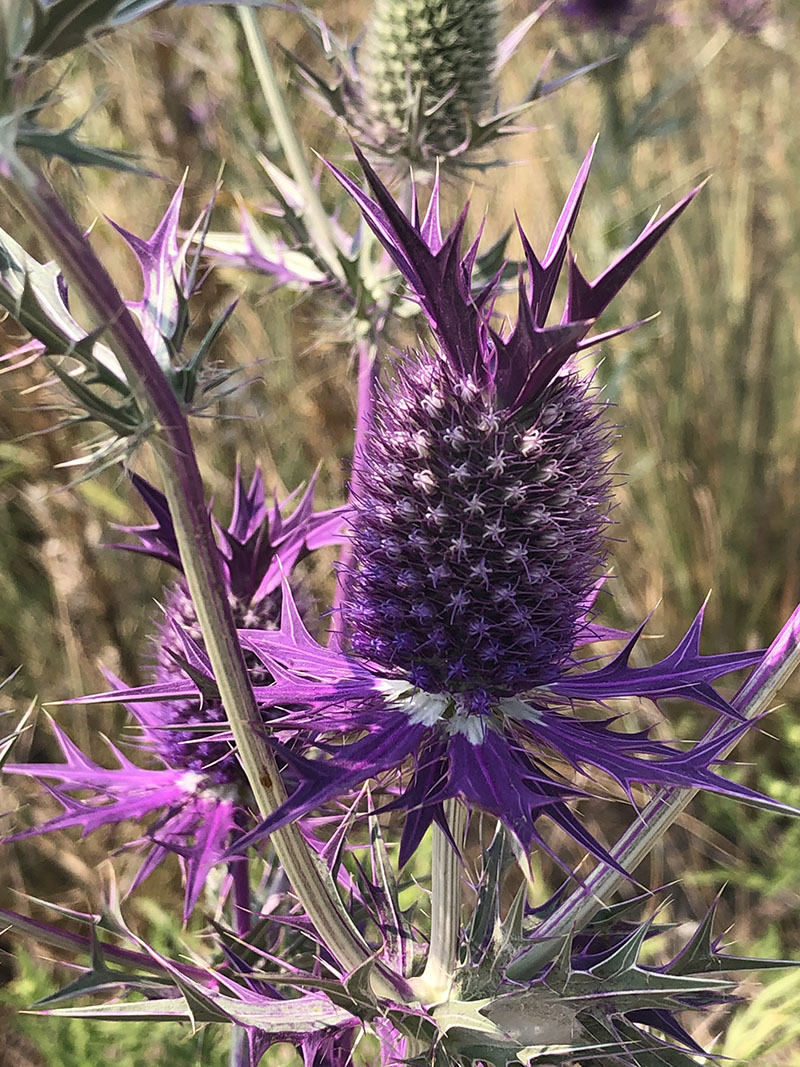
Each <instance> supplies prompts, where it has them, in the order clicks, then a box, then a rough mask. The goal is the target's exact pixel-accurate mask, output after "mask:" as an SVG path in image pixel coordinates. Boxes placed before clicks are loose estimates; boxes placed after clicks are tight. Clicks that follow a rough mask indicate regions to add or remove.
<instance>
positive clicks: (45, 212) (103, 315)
mask: <svg viewBox="0 0 800 1067" xmlns="http://www.w3.org/2000/svg"><path fill="white" fill-rule="evenodd" d="M5 165H6V167H7V168H8V172H10V174H11V176H12V177H13V180H14V182H15V186H14V188H15V191H16V192H17V193H18V195H19V196H20V197H21V199H22V201H23V204H24V209H25V214H26V215H27V217H28V218H29V219H30V220H31V221H32V222H33V223H34V224H35V225H36V227H37V230H38V232H39V233H41V234H43V235H44V236H45V237H46V238H47V239H48V240H49V242H50V244H51V245H52V246H53V249H54V251H55V252H56V258H57V260H58V261H59V263H60V266H61V268H62V270H64V271H65V272H66V274H67V276H68V277H69V278H70V280H71V281H72V282H73V284H75V286H76V288H77V289H78V290H79V291H80V293H81V295H82V296H83V298H84V299H85V301H86V303H87V306H88V307H89V308H91V310H92V311H93V313H94V314H95V315H96V317H97V319H98V321H99V322H101V323H102V324H103V326H104V327H105V337H106V339H107V341H108V343H109V345H110V346H111V348H112V349H113V351H114V353H115V355H116V356H117V358H118V360H119V362H120V366H121V367H122V370H123V372H124V374H125V376H126V378H127V380H128V383H129V385H130V388H131V390H132V391H133V393H134V395H135V397H136V400H137V403H138V404H139V406H140V409H141V411H142V414H143V416H144V417H145V419H149V420H150V421H151V423H152V429H151V432H150V436H149V438H148V440H149V442H150V444H151V446H152V448H153V451H154V453H155V457H156V461H157V463H158V468H159V473H160V474H161V477H162V482H163V487H164V494H165V496H166V498H167V503H168V505H169V509H170V514H171V518H172V522H173V525H174V528H175V534H176V537H177V541H178V547H179V551H180V556H181V564H182V566H183V570H184V573H185V576H186V582H187V585H188V587H189V592H190V594H191V597H192V601H193V603H194V605H195V609H196V611H197V617H198V622H199V624H200V628H201V631H202V634H203V642H204V645H205V649H206V652H207V654H208V657H209V660H210V662H211V666H212V670H213V672H214V678H215V680H216V683H217V686H218V689H219V694H220V699H221V702H222V704H223V707H224V709H225V714H226V716H227V718H228V723H229V725H230V728H231V732H232V734H233V737H234V742H235V744H236V750H237V753H238V755H239V758H240V760H241V763H242V768H243V770H244V772H245V774H246V776H247V780H248V783H249V785H250V788H251V789H252V792H253V796H254V798H255V802H256V805H257V807H258V810H259V812H260V814H261V815H262V817H264V818H266V817H268V816H269V815H271V814H272V812H274V811H275V810H276V808H278V807H279V806H280V804H281V803H282V802H283V801H284V800H285V799H286V793H285V790H284V787H283V782H282V780H281V777H280V774H279V771H278V767H277V764H276V762H275V758H274V756H273V753H272V750H271V748H270V747H269V744H268V742H267V739H266V736H265V732H264V723H263V720H262V718H261V714H260V712H259V709H258V706H257V704H256V701H255V697H254V695H253V690H252V686H251V684H250V678H249V676H248V673H247V667H246V665H245V662H244V656H243V653H242V649H241V646H240V644H239V641H238V638H237V635H236V626H235V623H234V620H233V615H232V613H231V609H230V605H229V604H228V600H227V594H226V588H225V582H224V579H223V576H222V570H221V566H220V561H219V552H218V550H217V548H216V543H215V541H214V535H213V532H212V530H211V524H210V521H209V516H208V511H207V509H206V506H205V500H204V497H203V488H202V480H201V478H200V472H199V470H198V468H197V461H196V458H195V455H194V450H193V447H192V442H191V437H190V434H189V428H188V424H187V421H186V418H185V416H184V414H183V412H182V411H181V409H180V406H179V405H178V403H177V400H176V398H175V396H174V394H173V393H172V391H171V389H170V387H169V385H168V383H167V381H166V380H165V378H164V375H163V373H162V371H161V369H160V368H159V366H158V364H157V362H156V360H155V358H154V356H153V354H152V352H151V351H150V350H149V348H148V347H147V345H146V344H145V342H144V339H143V337H142V335H141V332H140V331H139V329H138V327H137V326H136V323H135V321H134V319H133V317H132V316H131V313H130V312H129V310H128V309H127V308H126V307H125V305H124V304H123V303H122V300H121V298H120V296H119V294H118V292H117V290H116V287H115V286H114V284H113V282H112V281H111V278H110V277H109V275H108V273H107V271H106V270H105V268H104V267H103V265H102V264H101V263H100V261H99V260H98V259H97V257H96V256H95V254H94V252H93V251H92V248H91V246H90V245H89V243H88V242H87V241H86V239H85V237H84V236H83V234H82V233H81V231H80V230H79V229H78V227H77V226H76V225H75V223H74V222H73V221H72V219H71V218H70V217H69V216H68V215H67V213H66V212H65V210H64V208H63V206H62V205H61V202H60V201H59V200H58V198H57V197H56V196H55V194H54V193H53V191H52V190H51V189H50V187H49V186H48V185H47V183H46V182H44V180H43V179H41V178H39V177H38V176H37V175H35V174H34V173H33V172H31V171H30V170H29V169H28V168H27V167H25V166H24V164H22V163H21V161H19V160H18V159H16V158H7V159H6V160H5ZM272 842H273V844H274V846H275V851H276V853H277V855H278V858H279V860H280V862H281V864H282V865H283V868H284V870H285V872H286V875H287V877H288V878H289V880H290V882H291V884H292V888H293V889H294V892H295V893H296V894H297V897H298V898H299V900H300V901H301V902H302V904H303V906H304V908H305V910H306V912H307V914H308V916H309V918H310V919H311V921H312V922H313V924H314V926H315V927H316V930H317V932H318V933H319V935H320V937H321V939H322V940H323V942H324V943H325V944H326V945H327V947H328V948H329V949H330V951H331V952H332V953H333V955H334V956H335V957H336V959H337V960H338V961H339V963H340V964H341V966H342V968H343V969H344V970H345V971H346V972H350V971H354V970H356V969H358V968H360V967H362V966H363V965H364V964H365V963H367V962H368V960H369V959H370V958H371V956H372V953H371V951H370V949H369V946H368V945H367V944H366V943H365V942H364V940H363V938H362V937H361V935H360V933H359V932H358V930H357V929H356V927H355V925H354V924H353V922H352V920H351V919H350V916H349V915H348V913H347V911H346V909H345V908H344V905H343V904H342V902H341V899H340V897H339V893H338V891H337V888H336V886H335V884H334V882H333V879H332V878H331V876H330V873H329V872H328V870H327V868H326V867H325V866H324V865H323V864H322V862H321V861H320V860H319V859H318V858H317V856H316V855H315V854H314V853H313V851H312V850H311V848H310V847H309V846H308V845H307V843H306V842H305V840H304V838H303V836H302V834H301V833H300V830H299V828H298V827H297V826H296V825H294V824H290V825H289V826H285V827H283V828H282V829H280V830H276V831H275V832H274V833H273V834H272ZM373 988H374V991H375V992H376V994H378V995H382V996H389V997H392V998H393V999H397V998H398V991H399V990H400V991H402V990H406V992H407V986H406V984H405V982H404V980H403V979H401V978H398V977H397V976H394V975H391V974H390V973H389V972H388V971H387V970H386V969H385V968H376V971H375V976H374V979H373ZM400 995H402V993H400Z"/></svg>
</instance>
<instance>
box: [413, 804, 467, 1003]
mask: <svg viewBox="0 0 800 1067" xmlns="http://www.w3.org/2000/svg"><path fill="white" fill-rule="evenodd" d="M443 807H444V814H445V818H446V819H447V825H448V827H449V829H450V836H448V835H447V834H446V833H445V832H444V830H443V829H442V828H441V827H440V826H436V825H434V827H433V860H432V868H431V942H430V948H429V950H428V959H427V962H426V964H425V970H424V971H423V973H422V974H421V975H420V977H419V978H417V979H414V980H413V982H412V985H413V986H414V989H415V991H416V993H417V994H418V996H419V997H420V999H421V1000H423V1001H425V1002H426V1003H428V1004H435V1003H437V1002H439V1001H442V1000H446V999H447V996H448V994H449V992H450V987H451V985H452V984H453V975H454V974H455V969H456V952H457V950H458V935H459V932H460V929H461V877H462V871H463V861H462V857H461V852H462V850H463V847H464V834H465V830H466V825H467V809H466V808H465V807H464V805H463V803H462V802H461V801H460V800H455V799H451V800H446V801H445V802H444V805H443ZM451 837H452V840H451ZM454 844H455V846H456V847H455V848H453V845H454Z"/></svg>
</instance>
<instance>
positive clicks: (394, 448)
mask: <svg viewBox="0 0 800 1067" xmlns="http://www.w3.org/2000/svg"><path fill="white" fill-rule="evenodd" d="M587 165H588V161H587ZM367 173H368V175H369V171H368V172H367ZM584 180H585V173H584V174H583V175H582V177H581V178H580V179H579V183H578V185H577V186H576V189H575V190H574V193H573V197H572V198H571V201H570V203H569V204H568V208H567V211H566V212H565V215H564V217H563V218H562V223H561V227H560V231H559V232H557V234H556V236H555V238H554V244H553V245H552V246H551V249H550V251H549V253H548V256H547V257H546V258H545V260H544V261H543V263H541V264H540V263H539V262H538V261H537V259H536V257H535V255H534V253H533V250H532V249H531V248H530V246H529V245H528V243H527V241H526V240H525V239H524V235H523V242H524V245H525V248H526V253H527V257H528V262H529V270H530V280H529V282H528V283H527V284H523V283H522V282H521V283H520V319H519V322H518V324H517V326H516V327H515V328H514V330H513V332H512V333H511V334H510V335H508V336H506V337H502V336H501V335H500V334H499V333H498V332H497V331H496V330H495V328H494V327H493V325H492V319H491V310H492V308H491V304H492V299H493V297H494V292H493V290H492V289H491V288H489V289H488V290H487V291H485V292H483V293H481V294H479V295H478V297H477V298H476V299H474V300H473V297H472V294H471V292H470V290H469V286H468V274H469V269H470V263H471V259H472V257H473V256H474V250H471V251H470V252H469V253H468V254H467V257H466V259H465V260H463V261H461V262H460V263H459V253H458V243H459V239H460V235H461V230H462V228H463V224H464V218H463V216H462V219H461V220H460V221H459V223H458V224H457V225H456V227H455V229H454V230H453V231H452V233H451V234H450V235H449V236H448V237H447V239H446V240H443V239H442V237H441V234H440V233H439V230H438V219H437V217H436V198H435V195H434V199H433V200H432V201H431V210H430V212H429V216H428V218H426V220H425V222H424V223H423V225H422V227H421V228H420V230H419V232H418V233H417V232H416V230H415V228H414V226H413V224H409V223H408V222H407V221H406V220H405V219H404V218H403V217H402V216H401V215H400V213H399V212H398V211H397V209H396V208H394V207H393V206H391V207H390V206H389V202H388V201H387V200H386V198H385V196H383V194H382V190H381V188H380V187H379V186H377V185H376V184H374V182H373V190H374V191H375V193H376V198H377V203H375V204H370V203H368V202H366V201H365V198H364V197H363V196H361V197H360V200H361V203H362V207H364V210H365V213H366V215H367V218H368V219H369V220H370V221H371V222H372V223H373V225H376V229H377V232H378V233H379V235H380V236H381V237H382V238H383V239H384V242H385V244H386V247H387V248H388V250H389V252H390V254H391V255H392V256H393V258H394V259H395V261H396V262H397V263H398V265H400V267H401V269H402V270H403V271H404V273H406V276H407V278H408V280H409V282H410V284H411V287H412V289H413V290H414V292H415V293H416V295H417V297H418V299H420V300H421V302H422V304H423V307H424V309H425V311H426V313H427V314H428V316H429V318H430V321H431V325H432V327H433V331H434V337H435V343H434V345H433V346H429V347H426V348H423V349H420V350H419V351H418V352H415V353H410V354H408V355H407V356H406V357H404V358H402V359H401V360H400V361H398V364H397V366H396V368H395V374H394V378H393V380H392V381H391V382H390V383H389V384H387V385H385V386H384V387H383V389H382V390H381V391H380V392H379V394H378V396H377V398H376V404H375V412H374V416H373V424H372V426H371V427H370V428H369V431H368V433H367V434H365V440H366V444H365V447H364V454H363V455H361V456H359V457H357V464H358V470H359V479H358V492H357V498H356V501H355V516H354V519H353V539H352V540H353V575H352V580H351V581H350V584H349V596H348V597H347V599H346V600H345V602H344V605H343V612H344V618H345V622H346V626H347V630H348V632H349V634H350V637H351V641H352V647H353V651H354V652H356V653H357V654H358V655H359V656H361V657H363V658H365V659H367V660H370V661H372V662H374V663H377V664H380V665H381V667H383V668H385V670H386V671H387V673H388V674H389V675H398V676H402V677H403V678H407V679H409V680H410V681H411V682H412V683H413V684H414V685H415V686H416V687H418V688H420V689H423V690H425V691H426V692H429V693H449V694H452V695H457V696H458V697H459V703H460V704H461V706H462V707H464V708H470V709H474V710H475V711H476V712H478V713H483V712H486V711H488V709H489V708H490V706H491V704H492V703H493V702H495V703H496V702H497V701H498V700H500V699H502V698H503V697H509V696H513V695H514V694H516V693H518V692H521V691H524V690H528V689H531V688H533V687H535V686H542V685H545V684H547V683H548V682H550V681H551V680H552V679H553V677H555V675H557V674H558V673H559V671H560V670H561V668H562V667H563V665H564V664H565V663H566V661H567V660H569V658H570V657H571V654H572V650H573V648H574V646H575V643H576V640H577V639H578V637H579V636H580V633H581V630H582V629H585V611H586V605H587V603H588V602H589V600H590V599H591V597H592V593H593V589H594V587H595V584H596V582H597V580H598V578H599V577H600V573H601V569H602V564H603V560H604V556H605V548H604V543H605V542H604V531H605V527H606V524H607V522H608V512H609V508H610V505H611V500H610V481H609V476H608V463H607V461H606V458H605V453H606V449H607V443H608V432H609V431H608V429H607V426H606V424H605V423H604V421H603V420H602V419H601V414H602V408H601V406H600V405H599V404H598V403H597V401H596V400H595V398H594V397H593V395H592V388H591V384H590V382H589V381H587V379H586V377H585V376H583V375H581V374H580V372H579V370H578V368H577V367H576V366H575V365H574V364H569V363H568V361H569V359H570V357H571V356H573V355H574V354H575V353H576V352H577V351H578V350H579V349H580V348H581V347H582V345H583V343H582V338H583V336H584V335H585V334H586V333H587V332H588V329H589V326H590V323H591V320H592V319H593V318H595V317H596V315H597V314H599V312H600V311H601V310H602V308H603V306H605V304H606V303H608V301H609V300H610V299H611V297H612V296H613V294H614V292H615V291H616V290H617V289H618V288H619V286H620V285H621V284H622V282H623V281H624V278H625V277H627V275H628V274H629V273H630V272H631V270H632V269H633V265H634V263H635V261H636V259H637V258H639V257H637V255H636V253H634V255H633V256H631V257H630V259H629V260H628V261H626V260H623V261H622V262H621V264H620V267H619V268H618V270H619V277H618V279H616V280H615V281H613V282H611V284H610V285H608V284H606V285H604V286H600V287H599V290H598V292H597V294H595V293H593V292H592V291H591V290H590V289H588V288H586V289H582V288H581V285H580V283H579V282H578V278H579V277H580V275H579V274H578V273H577V268H576V267H575V266H574V265H572V267H571V272H572V275H573V286H572V290H573V291H572V293H571V294H570V302H569V305H568V307H567V309H566V311H565V316H564V321H563V323H562V324H561V325H560V326H556V327H546V326H545V319H546V317H547V314H548V311H549V306H550V301H551V300H552V298H553V292H554V288H555V283H556V279H557V277H558V273H559V272H560V269H561V266H562V263H563V259H564V255H565V253H566V241H567V237H568V234H569V231H570V230H571V228H572V224H573V222H574V218H575V213H576V212H577V207H578V201H579V199H580V195H581V192H582V183H583V181H584ZM351 191H352V190H351ZM425 244H427V245H428V247H427V248H426V247H425ZM609 280H610V279H609Z"/></svg>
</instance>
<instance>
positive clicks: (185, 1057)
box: [0, 952, 229, 1067]
mask: <svg viewBox="0 0 800 1067" xmlns="http://www.w3.org/2000/svg"><path fill="white" fill-rule="evenodd" d="M16 968H17V977H16V978H15V979H14V981H13V982H12V983H11V984H10V985H9V986H7V987H6V989H5V990H4V991H3V993H2V997H0V1010H2V1005H7V1006H9V1007H12V1008H14V1007H17V1008H22V1009H27V1008H28V1007H29V1006H30V1004H31V1003H32V1002H34V1001H36V1000H38V999H39V998H41V997H43V996H45V994H47V993H49V992H51V989H52V981H51V976H50V975H49V974H48V972H47V970H46V969H45V968H43V967H42V966H41V965H40V964H39V963H38V962H37V961H35V960H33V959H32V958H31V957H30V956H28V955H27V954H26V953H22V952H21V953H18V954H17V957H16ZM3 1014H5V1013H3ZM5 1025H6V1027H8V1026H9V1025H10V1028H11V1031H12V1033H14V1032H16V1034H20V1035H22V1037H23V1038H24V1039H27V1043H32V1045H33V1046H34V1047H35V1049H36V1053H38V1054H40V1056H41V1059H37V1058H36V1053H34V1052H33V1050H30V1051H28V1052H27V1053H26V1059H23V1060H20V1062H28V1063H31V1064H34V1065H38V1063H42V1064H45V1063H46V1064H52V1065H53V1067H55V1065H58V1067H101V1065H102V1064H107V1063H116V1064H119V1065H120V1067H152V1065H153V1064H169V1067H223V1065H226V1064H227V1062H228V1039H229V1034H228V1032H227V1028H226V1027H220V1026H208V1027H205V1028H204V1029H202V1030H200V1031H199V1032H197V1033H196V1034H194V1035H193V1034H192V1032H191V1027H190V1026H188V1025H187V1024H183V1023H172V1022H165V1023H158V1024H157V1025H154V1024H153V1023H150V1022H141V1023H131V1022H127V1021H125V1022H117V1023H109V1022H103V1021H98V1020H93V1019H70V1018H58V1017H55V1018H50V1019H47V1020H43V1019H41V1018H37V1017H36V1016H33V1015H16V1016H13V1017H11V1018H10V1019H8V1020H7V1021H6V1024H5ZM5 1040H6V1041H7V1043H8V1047H9V1048H13V1047H14V1046H15V1045H16V1044H17V1039H16V1038H14V1037H12V1036H11V1035H9V1034H8V1033H7V1034H6V1039H5ZM10 1062H11V1063H13V1062H14V1061H13V1060H11V1061H10Z"/></svg>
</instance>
